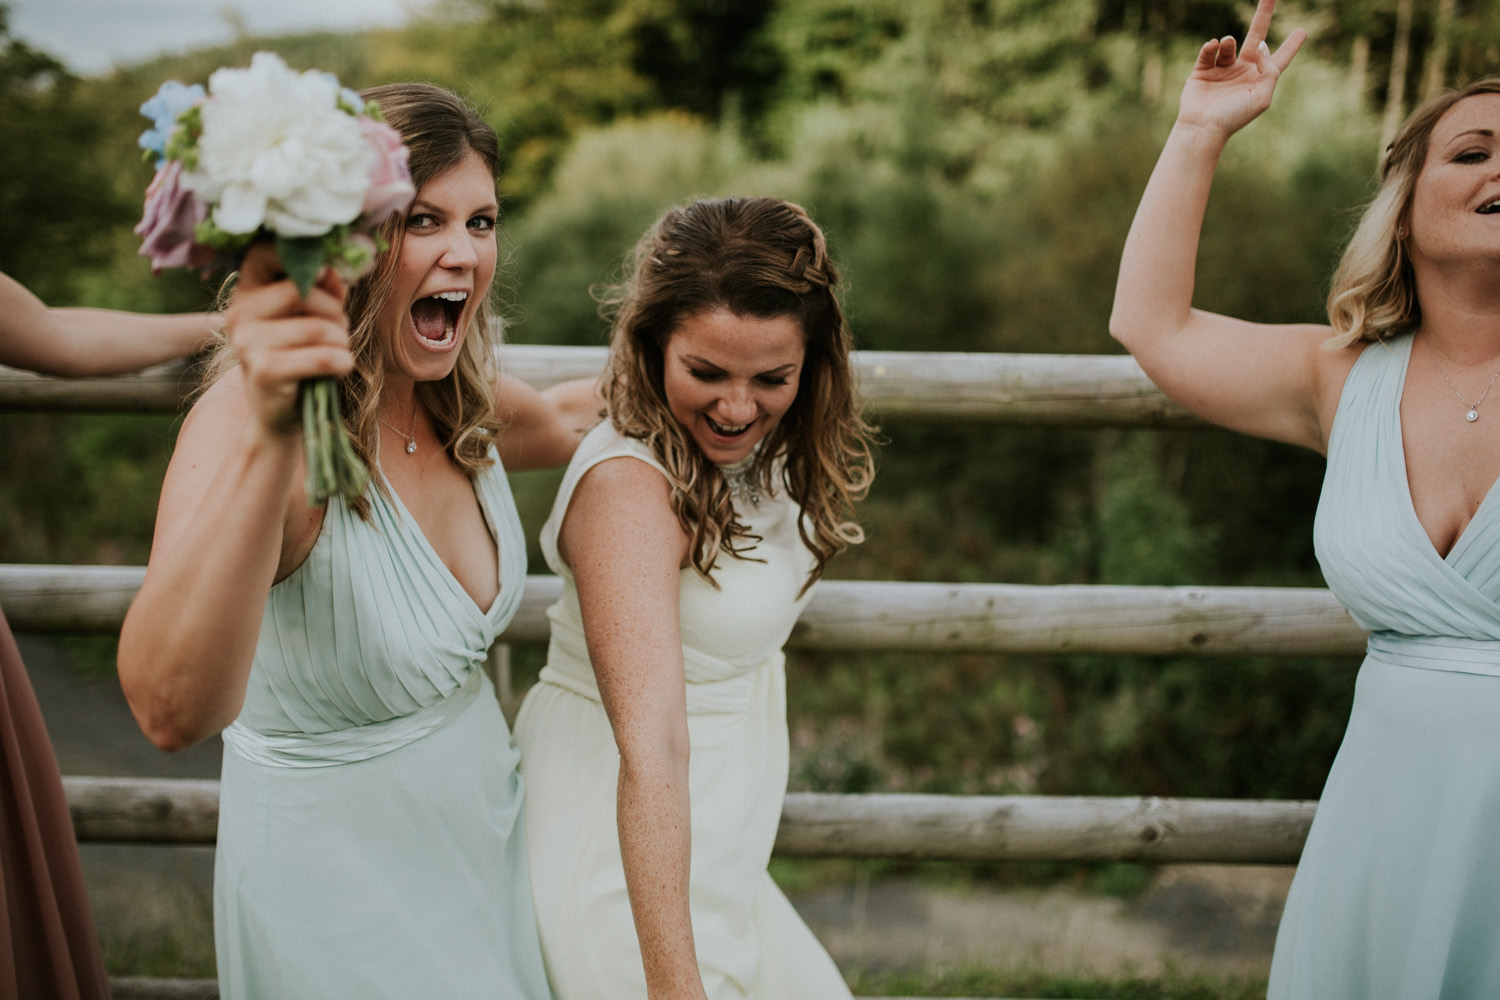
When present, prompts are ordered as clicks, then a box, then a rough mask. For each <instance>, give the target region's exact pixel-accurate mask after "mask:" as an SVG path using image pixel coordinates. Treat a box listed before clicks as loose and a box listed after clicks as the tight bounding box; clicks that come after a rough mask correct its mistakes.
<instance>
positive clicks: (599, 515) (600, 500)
mask: <svg viewBox="0 0 1500 1000" xmlns="http://www.w3.org/2000/svg"><path fill="white" fill-rule="evenodd" d="M687 546H688V537H687V535H686V534H685V533H684V532H683V530H682V527H681V526H680V525H679V524H678V522H677V517H676V515H675V514H673V513H672V508H671V496H670V493H669V489H668V485H667V481H666V479H665V478H664V477H663V476H662V475H661V473H660V472H658V471H657V470H656V469H654V468H652V467H651V466H649V465H647V464H646V463H644V462H640V461H637V460H636V459H634V458H612V459H609V460H606V461H604V462H600V463H599V464H598V465H596V466H594V467H593V468H592V469H590V470H589V471H588V472H586V473H584V475H583V478H582V479H581V480H580V481H579V483H578V487H577V488H576V489H575V490H574V492H573V496H572V499H571V500H570V501H569V503H568V511H567V514H566V516H565V517H564V519H563V525H562V530H561V532H560V536H559V546H558V547H559V551H560V553H561V555H562V556H563V558H564V560H565V561H566V562H567V564H568V567H569V569H571V570H572V572H573V579H574V582H575V584H576V585H577V587H578V603H579V607H580V610H581V611H582V614H583V627H584V635H585V637H586V639H587V641H588V649H589V659H590V660H591V661H592V663H593V667H594V676H595V678H596V679H597V681H598V684H599V695H600V699H601V700H602V701H603V703H604V709H605V712H606V713H607V714H608V715H609V722H610V726H611V728H612V729H613V731H614V736H615V744H616V746H617V747H618V748H619V752H620V777H619V785H618V804H617V807H616V824H617V826H618V830H619V838H620V857H621V859H622V861H623V863H624V868H625V886H626V890H627V891H628V893H629V894H630V910H631V915H632V917H633V919H634V922H635V930H636V937H637V938H638V939H639V941H640V945H641V959H642V964H643V966H644V968H645V973H646V993H647V996H649V997H650V998H651V1000H704V990H703V980H702V977H701V976H700V975H699V972H698V960H697V952H696V949H695V947H694V944H693V925H692V918H691V914H690V912H689V906H688V877H689V871H690V868H691V862H692V838H691V835H690V830H691V823H690V817H691V807H690V804H689V801H688V727H687V690H686V679H685V677H684V671H683V660H682V634H681V630H680V626H679V622H678V606H677V588H678V574H679V571H680V568H681V566H682V563H683V560H684V558H685V556H686V553H687Z"/></svg>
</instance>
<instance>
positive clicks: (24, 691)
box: [0, 613, 109, 1000]
mask: <svg viewBox="0 0 1500 1000" xmlns="http://www.w3.org/2000/svg"><path fill="white" fill-rule="evenodd" d="M0 760H3V767H0V777H3V782H0V892H3V893H4V905H3V906H0V921H3V922H4V925H5V926H4V930H5V932H6V933H5V934H4V936H3V937H0V998H5V1000H9V998H24V1000H32V998H44V997H45V998H47V1000H85V998H98V1000H108V997H109V982H108V979H107V978H106V976H105V973H104V956H103V955H102V954H101V952H100V950H99V936H98V933H97V932H96V931H95V929H94V917H93V913H92V912H91V911H90V909H89V899H88V893H87V891H86V890H85V888H84V883H83V869H82V867H81V866H80V865H79V862H78V841H77V839H76V838H75V836H74V833H73V821H72V819H71V818H69V816H68V804H67V801H66V800H65V799H64V798H63V789H62V778H61V777H59V775H58V773H57V759H56V758H55V757H53V755H52V744H51V742H50V741H49V740H48V739H47V727H46V725H45V724H44V723H43V722H42V712H41V709H40V708H39V707H38V706H37V702H36V695H35V694H34V693H33V692H32V690H31V681H30V679H29V678H28V677H27V676H26V666H25V664H23V663H22V662H21V654H20V651H19V650H17V649H16V641H15V637H14V636H12V635H11V631H10V625H9V624H8V623H7V622H6V620H5V615H4V614H3V613H0Z"/></svg>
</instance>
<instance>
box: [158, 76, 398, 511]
mask: <svg viewBox="0 0 1500 1000" xmlns="http://www.w3.org/2000/svg"><path fill="white" fill-rule="evenodd" d="M141 113H142V114H143V115H145V116H146V117H147V118H150V119H151V120H152V122H153V127H152V128H150V129H148V130H147V131H146V132H145V133H144V134H143V135H142V136H141V140H140V144H141V147H142V148H143V149H145V150H146V156H147V158H148V159H149V158H154V159H155V161H156V168H157V170H156V176H155V177H154V178H153V179H152V181H151V186H150V187H149V188H148V189H147V191H146V210H145V216H144V217H143V218H142V219H141V223H140V225H138V226H137V227H136V230H135V231H136V233H137V234H139V235H140V236H141V237H142V243H141V253H142V255H144V256H146V257H150V258H151V264H152V270H153V271H154V272H158V273H159V272H160V271H161V269H162V268H166V267H196V268H199V269H203V268H206V267H208V266H209V265H211V264H213V263H214V262H215V261H216V260H218V259H221V258H227V259H229V260H234V259H237V258H238V257H239V256H240V255H242V254H243V253H244V251H245V250H246V249H247V248H248V247H249V246H250V244H251V243H253V242H255V241H256V240H261V239H270V240H273V241H274V243H275V246H276V252H277V254H278V255H279V256H280V258H281V264H282V267H284V268H286V272H287V276H288V277H290V278H291V279H292V281H293V282H295V283H296V285H297V288H298V289H299V290H300V291H301V292H302V294H303V295H304V296H305V295H307V293H308V292H309V291H310V290H311V289H312V286H313V283H314V282H315V281H316V280H317V276H318V273H319V272H320V271H321V270H322V268H323V267H324V266H325V265H326V266H331V267H333V268H334V269H335V270H336V271H337V272H338V273H339V275H340V276H341V277H342V278H343V279H344V280H345V281H351V282H352V281H354V280H356V279H357V278H358V277H359V276H360V275H362V274H364V273H365V272H366V271H368V270H369V269H370V268H371V267H372V266H373V265H374V262H375V254H376V253H377V252H378V251H379V250H380V249H381V248H380V247H378V246H377V245H376V242H375V239H374V238H373V237H372V236H371V235H370V230H371V229H372V228H373V227H374V226H375V225H377V224H378V223H379V222H381V221H382V220H383V219H385V218H386V217H387V216H389V215H391V214H392V213H394V212H400V211H404V210H405V209H406V207H407V206H408V205H409V204H411V200H412V198H413V197H414V196H415V194H416V189H415V188H414V187H413V186H412V182H411V174H410V172H409V171H408V169H407V149H406V147H405V146H404V145H402V143H401V136H400V134H399V133H397V132H396V130H395V129H393V128H391V127H390V126H389V125H387V124H385V123H384V122H383V121H382V120H381V118H380V109H379V108H377V107H376V106H375V105H374V104H373V103H366V102H364V101H362V100H361V99H360V97H359V95H358V94H356V93H355V92H354V91H352V90H348V89H344V88H340V86H339V83H338V81H337V80H336V79H335V78H334V77H333V76H332V75H331V74H328V73H320V72H317V71H315V70H309V71H307V72H303V73H298V72H296V71H294V70H292V69H290V68H288V66H287V65H286V63H285V62H283V61H282V60H281V58H280V57H278V56H276V55H275V54H273V53H270V52H259V53H256V55H255V56H254V58H252V59H251V61H250V67H249V68H248V69H221V70H218V71H216V72H215V73H214V74H213V75H212V76H210V77H209V80H208V89H207V91H205V90H204V88H203V87H201V86H198V85H196V84H195V85H193V86H190V87H189V86H184V85H183V84H181V83H178V82H177V81H175V80H173V81H169V82H167V83H165V84H163V85H162V88H161V90H159V91H158V92H157V94H156V96H154V97H152V98H151V99H150V100H149V101H147V102H146V103H145V104H143V105H141ZM300 403H301V408H302V434H303V446H304V449H305V453H306V459H307V495H308V500H309V502H311V503H315V504H316V503H322V502H323V501H324V500H326V499H327V498H328V497H330V496H332V495H334V494H335V493H337V494H339V495H340V496H343V497H345V498H346V499H350V498H353V497H356V496H359V495H360V494H361V493H363V492H364V489H365V485H366V484H367V483H368V481H369V473H368V471H367V470H366V469H365V467H364V463H362V462H361V461H360V460H359V456H358V455H356V454H355V453H354V449H353V446H352V445H351V444H350V442H349V436H348V433H347V432H346V431H345V429H344V425H343V421H342V419H341V417H340V413H339V402H338V383H337V382H336V381H335V380H334V379H332V378H317V379H310V380H308V381H307V382H305V383H304V384H303V386H302V393H301V399H300Z"/></svg>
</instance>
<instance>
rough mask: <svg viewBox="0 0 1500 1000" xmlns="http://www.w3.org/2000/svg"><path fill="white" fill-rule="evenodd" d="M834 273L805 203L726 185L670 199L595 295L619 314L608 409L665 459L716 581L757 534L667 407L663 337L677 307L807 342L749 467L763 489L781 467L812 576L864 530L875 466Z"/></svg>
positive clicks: (607, 382) (698, 549) (701, 562)
mask: <svg viewBox="0 0 1500 1000" xmlns="http://www.w3.org/2000/svg"><path fill="white" fill-rule="evenodd" d="M838 282H839V274H838V269H837V268H836V267H835V266H834V264H833V261H831V260H830V259H829V257H828V246H827V242H826V240H825V239H824V237H823V232H822V230H820V229H819V228H818V227H817V225H816V224H814V223H813V221H812V220H811V219H810V218H808V215H807V213H806V212H805V211H803V210H802V208H801V207H799V206H797V205H793V204H791V203H790V202H786V201H782V200H780V199H777V198H726V199H722V200H702V201H695V202H692V203H691V204H688V205H685V206H682V207H679V208H674V209H671V210H670V211H668V212H667V213H666V214H665V215H663V216H662V217H661V218H660V219H658V220H657V221H656V224H655V225H653V226H652V227H651V228H650V230H648V231H647V232H646V234H645V235H644V236H643V237H641V240H640V242H639V243H637V244H636V247H635V250H634V251H633V252H632V254H631V256H630V258H629V261H628V276H627V278H626V280H625V281H624V283H622V284H621V285H618V286H616V287H614V288H611V289H608V290H606V291H605V292H604V293H603V294H602V295H601V296H600V298H601V301H602V302H603V303H604V306H605V308H606V311H608V312H612V314H613V322H612V330H611V333H610V356H609V363H608V366H607V367H606V369H605V375H604V390H603V391H604V397H605V399H606V400H607V401H608V404H609V414H610V419H611V421H612V422H613V423H614V425H615V427H616V428H618V429H619V431H620V432H621V433H622V434H624V435H626V436H627V437H632V438H638V439H639V440H641V441H644V442H645V443H646V445H647V446H648V447H649V448H650V449H651V452H652V454H654V455H655V456H656V458H657V459H658V460H659V461H660V462H661V464H662V466H663V467H664V468H665V469H666V470H667V477H668V479H669V481H670V482H671V487H672V498H671V502H672V510H673V512H674V513H675V514H676V515H677V520H678V522H679V523H680V524H681V525H682V528H683V530H684V531H686V532H687V533H688V534H689V535H690V536H691V537H692V545H691V559H692V564H693V568H694V569H696V570H697V571H698V572H699V573H700V574H701V575H702V576H703V577H704V578H705V579H707V580H709V581H710V582H713V576H712V572H713V567H714V563H715V561H716V560H717V558H718V555H719V553H720V552H727V553H729V554H730V555H732V556H736V557H740V558H744V557H746V553H747V552H749V550H750V549H752V548H753V547H754V543H755V541H757V540H758V539H757V538H756V536H754V535H753V534H751V533H750V531H749V530H748V529H747V528H746V527H745V526H744V525H743V524H741V523H740V521H739V519H738V518H737V517H736V515H735V511H734V505H733V500H732V496H731V493H730V489H729V484H728V483H727V482H726V481H725V478H724V475H723V474H722V473H721V472H720V471H719V470H718V468H717V467H716V466H715V465H714V464H713V463H712V462H710V461H709V460H708V458H707V456H705V455H704V454H703V452H702V451H701V450H700V449H699V448H698V447H697V445H696V444H694V443H693V439H692V437H691V436H690V435H689V434H688V431H687V429H686V428H684V427H683V426H682V425H681V424H680V423H678V422H677V420H676V419H675V418H674V417H673V416H672V413H671V410H670V408H669V407H668V405H667V396H666V390H665V387H664V369H665V362H664V357H665V349H666V344H667V341H668V339H670V338H671V336H672V334H673V332H674V331H675V330H676V329H677V327H678V326H679V324H681V323H682V321H683V320H684V319H686V318H688V317H690V316H696V315H701V314H703V313H705V312H711V311H714V310H720V309H722V310H727V311H729V312H731V313H733V314H734V315H736V316H741V317H751V318H756V319H775V318H780V317H791V318H793V319H795V320H796V321H797V322H798V323H799V324H800V326H801V328H802V333H803V338H804V344H805V350H806V353H805V356H804V359H803V365H802V373H801V378H800V379H799V382H798V386H797V395H796V397H795V399H794V400H793V402H792V405H791V407H790V408H789V409H788V410H787V411H786V413H785V415H783V416H782V418H781V420H780V421H779V422H778V423H777V424H776V426H775V427H774V428H773V429H772V430H771V432H770V433H769V434H767V435H766V438H765V440H764V441H763V442H762V443H761V446H760V448H759V450H758V452H757V453H756V456H755V459H754V464H753V465H752V467H751V469H750V473H749V474H750V475H751V476H752V482H754V483H756V484H757V485H758V486H759V487H760V488H761V489H762V490H764V491H766V492H768V493H769V492H770V491H771V490H772V489H773V482H772V480H773V478H775V479H779V480H780V482H779V484H776V485H777V486H779V487H781V488H784V489H785V490H786V492H787V495H789V496H790V497H791V498H792V499H793V500H795V501H796V502H797V503H798V504H799V505H800V506H801V508H802V511H803V514H804V517H803V518H802V519H801V520H800V521H799V523H798V531H799V532H800V533H801V535H802V541H803V543H804V544H806V546H807V547H808V549H809V551H811V552H812V554H813V558H814V560H815V563H814V566H813V569H812V572H811V573H810V574H809V576H808V579H807V582H806V584H804V586H803V590H806V588H807V587H808V586H811V585H812V583H813V582H814V581H815V580H817V579H818V577H819V576H821V575H822V573H823V569H824V567H825V566H826V565H827V563H828V560H829V559H831V558H832V557H833V556H834V555H836V554H837V553H839V552H841V551H842V550H843V549H845V548H847V547H848V546H849V545H851V544H854V543H857V542H860V541H863V540H864V533H863V532H862V531H861V530H860V528H859V526H858V525H857V524H856V523H855V522H854V520H853V507H854V502H855V501H856V500H858V499H860V498H861V497H863V496H864V495H865V493H866V492H867V491H868V490H869V487H870V481H871V479H872V478H873V476H874V458H873V455H872V453H871V443H872V440H873V437H874V429H873V428H872V427H871V426H870V425H869V424H867V423H865V421H864V419H863V418H862V417H861V416H860V402H859V398H858V392H857V389H856V385H855V377H854V371H853V366H852V365H851V362H850V358H849V352H850V350H851V349H852V347H853V337H852V336H851V334H850V332H849V325H848V323H847V322H846V321H845V319H844V312H843V309H842V307H841V306H840V305H839V300H838V296H837V295H836V294H835V293H834V288H835V286H837V285H838Z"/></svg>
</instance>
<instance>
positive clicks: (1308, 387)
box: [1109, 0, 1337, 450]
mask: <svg viewBox="0 0 1500 1000" xmlns="http://www.w3.org/2000/svg"><path fill="white" fill-rule="evenodd" d="M1274 7H1275V0H1260V3H1259V6H1258V7H1257V8H1256V11H1255V17H1254V19H1253V20H1252V21H1251V24H1250V30H1249V32H1248V34H1247V35H1246V36H1245V44H1244V48H1243V50H1240V48H1239V47H1238V46H1237V45H1236V44H1235V40H1234V39H1233V38H1228V37H1226V38H1222V39H1217V40H1214V41H1211V42H1208V43H1206V44H1205V45H1204V46H1203V48H1202V49H1201V50H1199V53H1198V58H1197V61H1196V62H1195V63H1194V65H1193V71H1192V74H1191V75H1190V76H1189V78H1188V81H1187V85H1186V86H1185V87H1184V88H1183V92H1182V100H1181V103H1180V105H1179V108H1178V114H1177V121H1176V123H1175V124H1174V125H1173V127H1172V132H1171V135H1170V136H1169V137H1168V138H1167V143H1166V146H1165V148H1164V149H1163V150H1162V154H1161V159H1160V160H1159V161H1158V162H1157V165H1156V169H1155V170H1154V171H1153V173H1152V175H1151V180H1150V182H1149V183H1148V184H1147V186H1146V191H1145V194H1144V195H1143V196H1142V197H1141V204H1140V207H1139V209H1137V211H1136V216H1135V221H1134V223H1133V224H1132V225H1131V227H1130V235H1129V236H1128V237H1127V239H1126V241H1125V250H1124V253H1123V256H1122V258H1121V261H1120V276H1119V282H1118V285H1117V286H1116V289H1115V303H1114V312H1113V314H1112V315H1111V316H1110V322H1109V327H1110V332H1111V333H1112V334H1114V336H1115V337H1116V338H1117V339H1118V340H1119V341H1120V342H1121V343H1123V344H1124V345H1125V346H1126V347H1127V348H1129V349H1130V352H1131V353H1132V354H1133V355H1135V357H1136V360H1138V361H1139V362H1140V364H1141V367H1142V368H1144V369H1145V371H1146V374H1147V375H1149V376H1150V377H1151V379H1152V380H1153V381H1154V382H1155V383H1156V384H1157V386H1158V387H1159V388H1161V390H1162V391H1163V392H1165V393H1166V394H1167V395H1168V396H1170V397H1172V398H1173V399H1174V400H1176V401H1177V402H1179V403H1181V404H1182V405H1183V406H1185V407H1187V408H1188V409H1189V410H1192V411H1193V412H1194V413H1197V414H1198V415H1199V416H1201V417H1203V418H1205V419H1207V420H1210V421H1212V422H1214V423H1217V424H1221V425H1223V426H1226V427H1230V428H1233V429H1235V430H1239V431H1244V432H1245V433H1249V434H1255V435H1258V436H1261V437H1269V438H1274V439H1276V440H1281V441H1287V442H1290V443H1293V444H1300V445H1304V446H1306V447H1309V448H1314V449H1316V450H1322V448H1323V446H1324V438H1325V432H1324V429H1323V426H1322V424H1323V412H1324V410H1323V404H1324V401H1325V396H1324V386H1325V383H1326V382H1327V381H1328V380H1327V379H1325V377H1324V373H1325V369H1326V368H1327V367H1328V366H1329V365H1330V363H1334V364H1336V363H1337V361H1336V360H1335V359H1334V358H1332V357H1330V356H1328V355H1327V352H1323V351H1321V350H1320V349H1319V345H1320V344H1321V342H1322V341H1323V340H1324V339H1326V338H1327V336H1328V335H1329V330H1328V328H1327V327H1324V326H1320V325H1316V324H1305V325H1296V326H1264V325H1260V324H1254V323H1249V322H1246V321H1243V320H1238V319H1233V318H1230V317H1227V316H1220V315H1216V314H1214V313H1208V312H1203V311H1201V310H1197V309H1194V308H1193V279H1194V271H1195V269H1196V264H1197V254H1198V237H1199V233H1200V231H1201V229H1202V226H1203V217H1204V210H1205V208H1206V207H1207V204H1208V193H1209V188H1210V186H1211V185H1212V182H1213V175H1214V169H1215V167H1216V166H1217V164H1218V160H1219V155H1220V153H1222V152H1223V149H1224V146H1225V144H1226V143H1227V142H1228V141H1229V137H1230V136H1232V135H1233V134H1234V133H1235V132H1237V131H1239V130H1240V129H1241V128H1243V127H1244V126H1245V125H1247V124H1249V123H1250V122H1251V121H1253V120H1254V119H1255V118H1256V117H1258V116H1259V115H1260V114H1261V113H1262V112H1263V111H1265V110H1266V108H1268V107H1269V106H1270V104H1271V95H1272V93H1273V92H1274V90H1275V88H1276V83H1277V81H1278V80H1279V79H1280V77H1281V74H1282V72H1283V71H1284V70H1285V69H1286V68H1287V66H1288V65H1289V64H1290V63H1291V61H1292V57H1293V56H1295V55H1296V54H1297V50H1298V49H1299V48H1300V47H1301V45H1302V42H1303V40H1304V39H1305V38H1306V34H1305V32H1303V31H1302V30H1301V29H1300V28H1299V29H1297V30H1296V31H1294V32H1292V34H1291V36H1290V37H1288V38H1287V40H1286V41H1285V42H1284V43H1283V44H1282V45H1281V47H1280V48H1279V49H1277V50H1276V51H1275V52H1272V51H1271V50H1270V48H1269V46H1267V45H1266V42H1265V38H1266V32H1267V31H1268V29H1269V28H1270V25H1271V12H1272V10H1273V9H1274Z"/></svg>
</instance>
